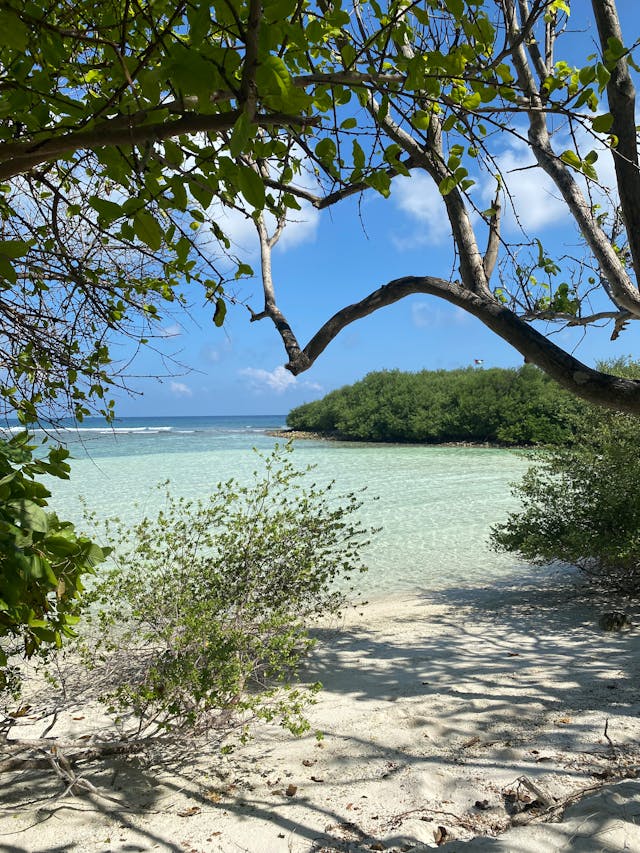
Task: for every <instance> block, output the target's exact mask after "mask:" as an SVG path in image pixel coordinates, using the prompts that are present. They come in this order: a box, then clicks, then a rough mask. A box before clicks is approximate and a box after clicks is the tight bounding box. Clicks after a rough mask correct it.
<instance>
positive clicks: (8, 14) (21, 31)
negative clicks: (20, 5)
mask: <svg viewBox="0 0 640 853" xmlns="http://www.w3.org/2000/svg"><path fill="white" fill-rule="evenodd" d="M0 32H1V33H2V42H3V44H5V45H6V46H7V47H11V48H13V49H14V50H19V51H23V50H26V49H27V45H28V44H29V30H28V28H27V26H26V25H25V24H23V22H22V21H21V20H20V18H19V17H18V16H17V14H16V13H15V12H13V11H9V10H8V9H3V10H2V11H0Z"/></svg>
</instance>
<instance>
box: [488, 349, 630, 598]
mask: <svg viewBox="0 0 640 853" xmlns="http://www.w3.org/2000/svg"><path fill="white" fill-rule="evenodd" d="M602 367H603V368H605V369H607V370H608V371H609V372H611V373H616V374H618V375H624V376H638V374H640V365H639V364H638V363H632V362H628V361H626V360H622V361H616V362H613V363H609V364H606V365H602ZM577 436H578V438H577V440H576V443H575V444H574V445H573V446H571V447H565V448H554V449H552V450H547V451H535V457H534V458H535V464H534V465H533V466H532V467H531V468H530V469H529V470H528V471H527V473H526V474H525V476H524V478H523V479H522V481H521V482H520V483H518V484H516V485H515V486H514V488H513V493H514V494H515V496H516V497H518V498H519V499H520V501H521V503H522V508H521V509H520V510H518V511H517V512H514V513H511V514H510V515H509V517H508V519H507V521H506V522H505V523H503V524H499V525H497V526H496V527H495V528H494V529H493V531H492V540H491V541H492V545H493V547H494V548H495V549H496V550H505V551H510V552H513V553H516V554H518V555H519V556H520V557H522V558H524V559H525V560H529V561H531V562H533V563H537V564H545V563H549V562H554V561H561V562H565V563H570V564H572V565H575V566H577V567H579V568H580V569H582V570H583V571H584V572H585V573H586V574H588V575H589V577H590V578H592V579H593V580H594V582H596V583H597V584H598V586H599V587H601V588H603V589H605V590H607V591H612V592H615V593H622V594H628V595H633V596H637V595H639V594H640V454H639V453H638V445H639V443H640V419H638V418H637V417H635V416H633V415H626V414H623V413H620V412H614V411H608V410H604V409H598V408H596V407H589V410H588V412H585V414H584V416H582V417H581V418H579V419H578V420H577Z"/></svg>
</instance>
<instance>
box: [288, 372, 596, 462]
mask: <svg viewBox="0 0 640 853" xmlns="http://www.w3.org/2000/svg"><path fill="white" fill-rule="evenodd" d="M582 408H584V406H583V405H581V404H580V403H579V401H578V400H576V399H575V398H574V397H572V396H571V395H569V394H567V393H566V391H563V390H562V389H561V388H559V387H558V385H556V383H555V382H553V381H552V380H550V379H549V378H548V377H547V376H545V374H544V373H542V372H541V371H540V370H538V369H537V368H535V367H533V365H524V367H521V368H520V369H519V370H503V369H501V368H497V367H496V368H491V369H489V370H474V369H473V368H468V369H466V370H438V371H429V370H422V371H420V372H419V373H402V372H400V371H399V370H390V371H383V372H379V373H370V374H369V375H368V376H366V377H365V378H364V379H362V380H361V381H360V382H356V383H355V384H353V385H347V386H345V387H344V388H340V389H338V390H336V391H332V392H330V393H329V394H327V395H326V396H325V397H323V398H322V400H316V401H314V402H312V403H305V404H304V405H302V406H298V407H296V408H295V409H292V411H291V412H289V414H288V415H287V424H288V425H289V426H290V427H291V428H292V429H296V430H306V431H310V432H320V433H328V434H331V435H334V436H336V437H339V438H345V439H355V440H357V441H415V442H427V443H431V442H434V443H437V442H443V441H471V442H484V441H488V442H494V443H497V444H505V445H526V444H570V443H571V442H572V441H573V439H574V435H575V421H576V418H575V416H576V414H577V412H579V411H580V410H581V409H582Z"/></svg>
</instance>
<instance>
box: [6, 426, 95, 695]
mask: <svg viewBox="0 0 640 853" xmlns="http://www.w3.org/2000/svg"><path fill="white" fill-rule="evenodd" d="M30 442H31V439H30V436H29V434H28V433H27V432H26V431H25V432H20V433H17V434H16V435H14V436H12V437H11V438H10V439H0V694H2V693H4V692H5V691H8V692H9V694H11V695H15V694H17V692H18V690H19V686H20V677H19V669H18V667H17V666H16V665H14V663H13V660H16V659H17V658H18V657H20V656H22V657H31V656H32V655H34V654H36V653H42V654H44V653H46V652H47V650H49V649H51V648H57V647H60V646H61V645H62V641H63V638H65V637H72V636H73V635H74V630H73V628H74V625H75V624H76V622H77V620H78V617H77V614H76V609H77V605H78V601H79V598H80V596H81V593H82V590H83V581H84V580H85V577H86V576H87V575H89V574H91V573H92V572H93V570H94V566H96V565H97V564H98V563H100V562H102V561H103V560H104V558H105V556H106V555H107V553H108V550H107V549H101V548H99V547H98V546H97V545H96V544H95V543H94V542H92V541H91V540H90V539H88V538H87V537H85V536H81V535H78V534H77V533H76V531H75V528H74V526H73V524H71V522H68V521H61V520H60V519H59V518H58V516H57V515H56V514H55V513H53V512H51V511H49V509H48V501H47V498H49V497H50V492H49V490H48V489H47V488H46V487H45V486H44V485H43V483H41V482H40V481H39V480H38V479H36V478H37V477H39V476H42V475H49V476H54V477H59V478H62V479H67V478H68V476H69V470H70V468H69V465H68V463H67V461H66V460H67V457H68V455H69V453H68V451H67V450H65V449H64V448H61V447H52V448H49V450H48V451H47V452H46V453H40V454H39V455H38V456H34V451H35V450H36V446H35V445H33V444H32V443H30Z"/></svg>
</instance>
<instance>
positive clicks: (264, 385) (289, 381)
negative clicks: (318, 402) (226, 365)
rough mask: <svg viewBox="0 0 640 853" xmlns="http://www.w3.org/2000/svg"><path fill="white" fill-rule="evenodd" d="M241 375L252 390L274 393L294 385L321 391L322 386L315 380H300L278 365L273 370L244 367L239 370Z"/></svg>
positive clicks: (282, 391) (279, 392) (287, 389)
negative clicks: (247, 381)
mask: <svg viewBox="0 0 640 853" xmlns="http://www.w3.org/2000/svg"><path fill="white" fill-rule="evenodd" d="M240 375H241V376H246V377H247V378H248V380H249V383H250V385H251V387H252V388H253V390H254V391H258V392H261V391H275V392H276V394H284V393H285V391H289V390H290V389H292V388H293V387H294V386H295V387H296V388H308V389H309V390H313V391H321V390H322V386H321V385H318V384H316V383H315V382H301V381H299V380H297V379H296V377H295V376H293V374H291V373H289V371H288V370H287V369H286V368H284V367H283V366H282V365H279V366H278V367H276V368H275V369H274V370H264V369H263V368H260V367H245V368H243V369H242V370H240Z"/></svg>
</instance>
